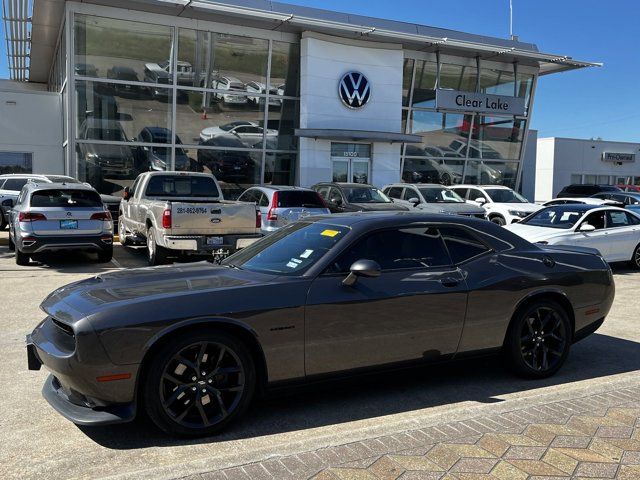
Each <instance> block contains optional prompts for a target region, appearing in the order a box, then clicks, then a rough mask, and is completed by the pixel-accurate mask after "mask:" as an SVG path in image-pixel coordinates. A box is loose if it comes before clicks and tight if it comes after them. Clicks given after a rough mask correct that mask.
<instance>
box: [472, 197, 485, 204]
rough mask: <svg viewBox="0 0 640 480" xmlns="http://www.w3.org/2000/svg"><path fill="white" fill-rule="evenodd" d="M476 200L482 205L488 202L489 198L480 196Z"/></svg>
mask: <svg viewBox="0 0 640 480" xmlns="http://www.w3.org/2000/svg"><path fill="white" fill-rule="evenodd" d="M474 202H476V203H479V204H480V205H484V204H485V203H487V199H486V198H484V197H478V198H476V199H475V200H474Z"/></svg>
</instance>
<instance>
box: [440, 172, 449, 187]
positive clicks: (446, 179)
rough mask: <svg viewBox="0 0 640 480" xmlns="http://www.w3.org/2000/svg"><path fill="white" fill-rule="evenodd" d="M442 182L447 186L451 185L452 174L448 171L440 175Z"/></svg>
mask: <svg viewBox="0 0 640 480" xmlns="http://www.w3.org/2000/svg"><path fill="white" fill-rule="evenodd" d="M440 184H441V185H444V186H446V187H448V186H451V175H449V174H448V173H443V174H442V175H441V176H440Z"/></svg>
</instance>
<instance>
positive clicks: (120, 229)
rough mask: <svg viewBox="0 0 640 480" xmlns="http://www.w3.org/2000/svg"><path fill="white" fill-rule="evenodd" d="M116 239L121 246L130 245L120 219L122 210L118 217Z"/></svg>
mask: <svg viewBox="0 0 640 480" xmlns="http://www.w3.org/2000/svg"><path fill="white" fill-rule="evenodd" d="M118 240H120V245H122V246H123V247H128V246H129V245H131V241H130V240H129V239H128V238H127V229H126V227H125V226H124V221H123V220H122V212H120V215H119V217H118Z"/></svg>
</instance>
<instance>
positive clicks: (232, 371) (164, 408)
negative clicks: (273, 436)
mask: <svg viewBox="0 0 640 480" xmlns="http://www.w3.org/2000/svg"><path fill="white" fill-rule="evenodd" d="M173 345H174V347H173V348H169V349H164V351H163V352H161V353H160V354H159V355H158V356H156V358H155V360H154V361H153V362H152V364H151V366H150V370H149V372H150V373H149V375H148V377H147V382H146V386H145V393H144V396H143V398H144V399H145V404H146V411H147V413H148V415H149V417H150V418H151V420H153V421H154V423H156V425H158V426H159V427H160V428H161V429H162V430H164V431H166V432H168V433H172V434H178V435H183V436H204V435H211V434H214V433H217V432H218V431H220V430H222V429H223V428H224V427H225V426H226V425H227V424H228V423H229V422H230V421H232V420H233V419H234V418H236V417H237V416H238V415H241V414H242V412H243V411H244V410H245V409H246V407H247V406H248V404H249V402H250V400H251V397H252V396H253V391H254V388H255V368H254V365H253V362H252V360H251V355H250V354H249V352H248V350H247V349H246V347H245V346H244V345H243V344H242V343H240V342H239V341H238V340H236V339H235V338H234V337H231V336H228V335H226V334H222V333H220V334H213V335H203V334H201V335H188V336H186V337H184V338H183V339H182V340H181V341H178V342H177V343H176V344H173Z"/></svg>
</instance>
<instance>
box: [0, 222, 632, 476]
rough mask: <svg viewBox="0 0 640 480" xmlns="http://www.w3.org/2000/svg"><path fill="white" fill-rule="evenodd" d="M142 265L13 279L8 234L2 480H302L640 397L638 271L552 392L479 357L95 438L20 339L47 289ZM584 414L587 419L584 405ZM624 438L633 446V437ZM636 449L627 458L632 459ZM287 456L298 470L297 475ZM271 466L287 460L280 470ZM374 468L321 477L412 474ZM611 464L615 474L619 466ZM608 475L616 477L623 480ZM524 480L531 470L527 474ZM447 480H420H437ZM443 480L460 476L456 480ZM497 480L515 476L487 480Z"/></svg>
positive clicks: (548, 383)
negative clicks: (483, 427)
mask: <svg viewBox="0 0 640 480" xmlns="http://www.w3.org/2000/svg"><path fill="white" fill-rule="evenodd" d="M144 265H145V257H144V254H143V252H141V251H135V250H125V249H124V248H122V247H120V245H116V248H115V255H114V260H113V261H112V262H111V263H110V264H99V263H96V262H95V261H94V259H92V258H91V257H89V256H87V257H82V256H75V255H68V256H60V255H54V256H52V257H51V258H47V259H46V261H45V262H44V263H32V264H31V265H30V266H28V267H17V266H16V265H15V262H14V259H13V255H12V254H11V252H9V250H8V248H7V232H6V231H5V232H0V292H2V293H1V294H0V299H1V300H0V305H1V307H0V308H1V311H2V312H3V315H2V325H3V330H2V336H1V339H0V355H1V356H2V359H3V364H4V367H3V368H2V370H1V371H0V381H1V383H2V385H3V387H4V389H3V395H2V399H1V400H0V445H1V448H0V451H1V452H2V453H1V455H0V457H1V461H0V475H1V476H2V478H60V477H65V478H183V477H190V476H193V475H199V474H206V475H205V476H204V477H198V478H214V477H215V478H218V477H217V476H216V474H212V473H210V472H214V471H216V470H221V469H230V468H232V467H236V466H243V465H244V466H245V469H236V470H227V473H226V474H225V473H220V474H219V475H220V477H219V478H229V477H231V478H234V477H235V478H285V477H290V478H303V477H304V478H306V477H309V476H310V475H309V474H308V473H305V474H303V473H302V472H303V470H300V467H299V464H300V463H302V464H304V459H305V458H310V457H309V455H310V454H313V455H315V456H314V457H313V458H314V459H315V458H320V459H323V455H322V454H320V453H317V452H325V451H327V452H328V451H329V450H327V448H326V447H331V448H334V447H335V448H340V446H343V445H346V444H350V445H355V443H354V442H364V441H368V440H372V439H381V438H383V437H385V438H386V437H388V436H391V435H395V436H396V438H401V437H402V435H403V434H404V432H410V431H417V430H418V429H424V428H427V427H432V426H438V425H444V424H449V423H451V422H454V421H455V422H471V421H473V420H474V419H478V418H498V416H500V415H507V414H509V413H513V412H517V411H523V410H526V409H534V410H533V411H541V412H542V411H544V410H542V409H543V408H545V407H546V406H549V405H559V404H562V402H572V401H577V400H578V399H581V398H592V397H594V396H595V397H598V396H601V397H602V398H606V395H605V394H610V395H613V394H612V393H611V392H620V391H625V392H628V391H630V390H629V389H633V388H637V387H638V385H640V383H639V380H640V373H639V369H640V345H639V343H638V342H640V331H639V329H638V320H637V319H638V293H637V292H638V291H639V289H640V273H636V272H634V271H631V270H628V269H626V267H624V266H617V267H616V268H615V280H616V287H617V296H616V301H615V303H614V306H613V309H612V311H611V314H610V316H609V318H608V320H607V321H606V322H605V324H604V325H603V327H602V328H601V329H600V330H599V331H598V332H597V333H596V334H595V335H592V336H591V337H589V338H587V339H586V340H584V341H583V342H581V343H579V344H577V345H575V347H574V348H573V349H572V352H571V355H570V357H569V360H568V362H567V364H566V365H565V366H564V368H563V369H562V370H561V371H560V372H559V373H558V374H557V375H556V376H554V377H552V378H550V379H547V380H543V381H527V380H522V379H519V378H516V377H514V376H512V375H511V374H510V373H508V372H507V371H505V370H504V368H503V367H502V366H501V365H500V361H499V360H496V359H485V360H480V361H478V360H475V361H473V362H460V363H455V364H451V365H447V366H434V367H429V368H424V369H420V370H412V371H408V372H403V373H401V374H393V375H383V376H378V377H372V378H367V379H362V380H359V381H357V382H353V381H351V382H336V383H331V384H325V385H321V386H314V387H313V388H305V389H303V390H298V391H296V392H287V393H286V394H282V395H279V396H277V397H275V398H269V399H263V400H259V401H257V402H256V403H255V404H254V406H253V408H252V409H251V411H250V412H249V414H248V415H247V416H246V417H245V418H244V419H243V420H242V421H241V422H240V423H238V424H235V425H234V426H233V427H232V428H231V429H230V430H228V431H227V432H225V433H224V434H223V435H220V436H218V437H215V438H207V439H200V440H180V439H175V438H169V437H167V436H165V435H163V434H161V433H159V432H157V431H156V430H154V429H153V428H152V427H151V426H149V425H141V424H138V423H134V424H128V425H122V426H113V427H104V428H94V429H89V428H80V427H77V426H75V425H73V424H72V423H70V422H68V421H67V420H65V419H63V418H62V417H61V416H60V415H58V414H57V413H56V412H54V411H53V409H52V408H51V407H50V406H49V405H48V404H47V403H46V402H45V400H44V399H43V398H42V397H41V395H40V389H41V386H42V383H43V381H44V379H45V378H46V376H47V373H46V371H44V370H42V371H39V372H33V371H28V370H27V363H26V354H25V349H24V338H25V334H26V333H28V332H30V331H31V330H32V328H33V327H34V326H35V325H36V323H37V322H38V321H39V320H40V319H41V318H42V317H43V315H44V314H43V313H42V312H41V311H40V310H39V309H38V305H39V303H40V302H41V301H42V299H43V298H44V297H45V296H46V295H47V294H48V293H49V292H50V291H52V290H53V289H55V288H57V287H60V286H62V285H64V284H67V283H69V282H73V281H76V280H80V279H83V278H87V277H88V276H91V275H94V274H96V273H100V272H106V271H109V270H117V269H120V268H135V267H141V266H144ZM625 395H626V396H629V394H628V393H626V394H625ZM595 397H594V398H595ZM598 398H600V397H598ZM621 398H624V397H621ZM583 403H585V404H589V402H586V401H585V402H583ZM596 403H597V402H596ZM616 405H617V404H616ZM576 408H577V407H576ZM594 408H595V407H594ZM535 409H538V410H535ZM556 409H557V408H556ZM584 409H585V410H587V411H586V413H585V414H589V411H588V407H584ZM600 410H602V409H600ZM605 412H606V410H605ZM541 415H542V414H541ZM598 415H604V414H603V413H598ZM639 416H640V415H639ZM607 418H608V417H607ZM534 421H535V420H530V422H534ZM512 422H513V421H512ZM633 422H635V419H633ZM633 422H632V423H631V425H632V426H633V425H634V423H633ZM609 425H610V426H611V425H613V426H615V425H616V423H615V422H614V423H613V424H609ZM525 426H526V425H522V427H523V428H524V427H525ZM629 428H631V427H629ZM476 433H478V432H476ZM584 435H587V433H585V434H584ZM594 435H595V433H594ZM631 435H634V436H635V438H636V439H637V443H640V438H638V435H637V429H636V430H634V431H633V432H632V433H629V437H630V436H631ZM414 437H415V435H413V436H412V437H411V438H414ZM414 441H417V440H415V439H414ZM629 442H631V440H629ZM382 443H384V442H382ZM425 443H426V441H425ZM432 443H433V442H432ZM637 443H636V444H629V445H630V446H629V448H626V447H625V448H623V450H625V451H626V450H633V448H636V449H637ZM358 445H362V443H358ZM621 448H622V447H621ZM347 450H348V451H350V452H352V453H351V454H350V456H349V455H347V456H346V457H344V458H342V457H341V455H340V454H339V453H337V454H336V453H333V454H332V455H333V456H331V457H330V456H328V455H325V457H326V459H325V460H324V463H323V464H322V466H321V467H322V468H320V466H319V467H318V468H316V472H317V471H320V470H323V469H327V468H329V469H330V468H332V467H339V466H341V465H342V466H344V465H346V464H348V462H349V461H351V462H352V463H353V460H362V459H365V458H373V456H372V455H370V454H369V455H368V457H367V455H366V454H365V453H362V454H361V457H362V459H358V458H355V454H354V453H353V452H355V450H356V449H355V448H354V447H353V446H352V447H349V448H348V449H347ZM638 450H640V449H638ZM345 451H346V450H345ZM313 452H316V453H315V454H314V453H313ZM382 453H383V452H381V453H380V454H377V455H378V457H380V455H382ZM292 455H298V456H297V457H291V456H292ZM305 455H307V456H305ZM619 456H620V457H621V458H622V456H621V455H619ZM347 457H348V458H347ZM289 458H296V462H297V464H296V463H291V462H290V460H288V459H289ZM603 458H604V457H603ZM279 459H282V462H280V463H274V462H279ZM374 460H375V459H374ZM374 460H372V461H371V462H369V463H368V464H367V462H364V463H360V464H358V465H359V466H358V468H356V467H354V468H352V469H348V468H345V469H343V470H340V469H339V468H338V469H335V470H325V471H324V472H323V473H322V474H321V475H324V478H380V477H383V473H385V472H386V473H387V474H388V475H387V476H386V477H384V478H397V477H399V476H400V475H404V473H403V472H405V470H407V471H408V470H410V469H409V468H406V466H405V467H398V469H397V471H396V475H395V476H394V475H393V472H391V473H390V470H389V468H387V469H386V470H384V469H378V470H377V471H373V472H370V471H369V470H367V469H366V468H365V467H368V466H370V465H372V464H373V465H376V464H378V463H380V461H381V460H378V461H376V463H373V462H374ZM309 461H315V460H309ZM514 461H515V460H514ZM585 461H586V460H585ZM593 461H594V462H595V463H597V462H600V461H602V460H593ZM256 462H272V463H270V464H269V463H267V464H265V463H256ZM288 462H289V463H288ZM496 462H497V460H496ZM576 462H577V461H576ZM436 463H437V462H436ZM511 464H514V463H513V462H511ZM511 464H510V465H511ZM604 464H606V465H609V464H607V463H604ZM265 465H266V466H265ZM269 465H272V466H271V467H269ZM273 465H284V466H285V469H284V470H282V473H281V474H278V473H277V469H275V467H273ZM296 465H298V467H297V468H298V470H296ZM319 465H320V464H319ZM523 465H524V464H523ZM611 465H614V466H615V467H616V469H618V466H617V463H615V461H613V463H611ZM451 466H453V463H452V464H451ZM394 468H395V467H394ZM442 468H443V469H444V468H446V466H445V467H442ZM573 468H574V469H575V468H576V467H575V466H574V467H573ZM577 468H581V467H580V466H578V467H577ZM256 469H257V470H256ZM616 469H613V470H615V472H614V474H615V473H616V472H617V474H620V475H622V473H624V470H622V469H620V470H616ZM391 470H392V471H393V469H391ZM613 470H612V469H609V471H613ZM522 471H526V468H525V467H524V466H523V467H522ZM594 471H596V470H594ZM207 472H209V473H207ZM250 472H254V473H250ZM564 472H565V473H567V471H566V470H565V471H564ZM512 473H513V472H512ZM636 473H637V471H636ZM442 474H443V473H440V474H438V475H437V476H435V475H434V476H430V477H427V476H424V477H420V478H439V477H440V476H441V475H442ZM260 475H262V476H260ZM366 475H370V476H366ZM639 475H640V473H639ZM601 476H602V477H606V475H604V474H602V475H601ZM401 478H410V477H409V476H406V477H401ZM414 478H418V477H414ZM451 478H457V477H456V476H455V474H453V476H452V477H451ZM458 478H464V476H463V475H460V476H459V477H458ZM474 478H475V477H474ZM493 478H520V477H518V476H517V475H515V474H514V475H513V476H509V475H507V476H497V475H495V474H494V477H493ZM620 478H623V477H622V476H620ZM627 478H638V477H633V476H629V477H627Z"/></svg>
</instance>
